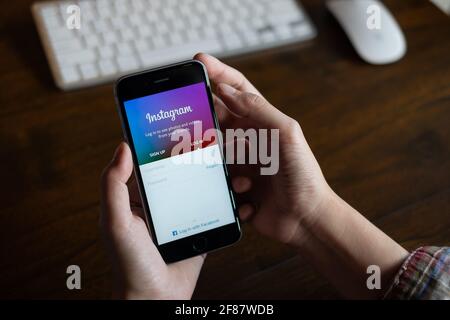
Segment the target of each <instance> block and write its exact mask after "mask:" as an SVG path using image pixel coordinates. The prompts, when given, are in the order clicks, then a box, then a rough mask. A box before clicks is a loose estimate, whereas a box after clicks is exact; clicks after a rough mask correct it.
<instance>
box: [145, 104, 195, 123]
mask: <svg viewBox="0 0 450 320" xmlns="http://www.w3.org/2000/svg"><path fill="white" fill-rule="evenodd" d="M191 112H192V108H191V106H186V107H181V108H177V109H173V110H170V111H163V110H160V111H159V113H157V114H150V113H147V114H146V115H145V118H146V119H147V120H148V123H149V124H151V123H153V122H155V121H161V120H165V119H170V120H171V121H175V120H176V118H177V116H180V115H183V114H188V113H191Z"/></svg>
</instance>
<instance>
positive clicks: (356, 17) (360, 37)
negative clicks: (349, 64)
mask: <svg viewBox="0 0 450 320" xmlns="http://www.w3.org/2000/svg"><path fill="white" fill-rule="evenodd" d="M327 7H328V9H329V10H330V11H331V13H332V14H333V15H334V16H335V17H336V20H337V21H338V22H339V23H340V24H341V26H342V28H343V29H344V31H345V32H346V33H347V36H348V38H349V39H350V41H351V42H352V44H353V46H354V48H355V50H356V51H357V52H358V54H359V55H360V57H361V58H362V59H363V60H365V61H366V62H368V63H371V64H377V65H379V64H388V63H393V62H395V61H398V60H400V59H401V58H402V57H403V56H404V55H405V53H406V40H405V37H404V35H403V32H402V31H401V29H400V26H399V25H398V23H397V22H396V21H395V19H394V17H393V16H392V14H391V13H390V12H389V10H388V9H387V8H386V7H385V6H384V5H383V3H381V2H380V1H377V0H329V1H328V2H327Z"/></svg>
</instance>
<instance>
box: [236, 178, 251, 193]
mask: <svg viewBox="0 0 450 320" xmlns="http://www.w3.org/2000/svg"><path fill="white" fill-rule="evenodd" d="M232 184H233V190H234V191H235V192H236V193H244V192H248V191H250V189H251V188H252V180H251V179H250V178H248V177H242V176H240V177H236V178H233V181H232Z"/></svg>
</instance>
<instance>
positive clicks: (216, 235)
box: [114, 60, 242, 263]
mask: <svg viewBox="0 0 450 320" xmlns="http://www.w3.org/2000/svg"><path fill="white" fill-rule="evenodd" d="M200 82H203V83H204V84H205V86H206V91H207V95H208V100H209V106H210V110H211V115H212V117H213V121H214V125H215V127H216V129H217V130H220V127H219V122H218V119H217V116H216V113H215V111H214V104H213V96H212V93H211V92H212V91H211V86H210V82H209V79H208V75H207V72H206V68H205V66H204V65H203V64H202V63H201V62H200V61H197V60H189V61H184V62H180V63H176V64H172V65H169V66H165V67H160V68H155V69H151V70H146V71H142V72H138V73H134V74H131V75H127V76H124V77H121V78H119V79H118V80H117V81H116V84H115V86H114V96H115V100H116V105H117V107H118V111H119V116H120V120H121V123H122V129H123V134H124V137H125V140H126V141H127V143H128V145H129V146H130V148H131V153H132V155H133V164H134V174H135V177H136V180H137V182H138V185H139V193H140V196H141V199H142V204H143V209H144V212H145V218H146V222H147V226H148V228H149V229H150V234H151V236H152V238H153V242H154V243H155V245H156V246H157V248H158V250H159V252H160V253H161V256H162V257H163V259H164V260H165V261H166V262H167V263H170V262H175V261H179V260H184V259H187V258H190V257H193V256H197V255H200V254H204V253H207V252H211V251H214V250H217V249H219V248H223V247H226V246H230V245H232V244H234V243H236V242H237V241H239V239H240V238H241V236H242V232H241V227H240V222H239V215H238V210H237V207H236V203H235V196H234V192H233V190H232V186H231V179H230V175H229V172H228V169H227V166H226V163H225V159H224V155H223V148H222V147H223V146H222V141H220V139H219V141H218V143H219V146H220V151H221V156H222V160H223V161H222V162H223V170H224V174H225V178H226V181H227V187H228V193H229V196H230V202H231V206H232V208H233V213H234V217H235V222H234V223H231V224H227V225H224V226H221V227H218V228H214V229H211V230H208V231H204V232H201V233H198V234H195V235H192V236H188V237H185V238H182V239H179V240H175V241H171V242H168V243H164V244H158V241H157V239H156V233H155V227H154V224H153V219H152V216H151V212H150V208H149V205H148V199H147V196H146V194H145V191H144V190H145V189H144V186H143V180H142V176H141V173H140V170H139V169H138V168H139V164H138V161H137V156H136V150H135V146H134V142H133V140H132V138H131V137H132V136H131V131H130V127H129V122H128V118H127V114H126V112H125V108H124V102H125V101H127V100H132V99H136V98H140V97H144V96H148V95H151V94H156V93H159V92H164V91H167V90H172V89H176V88H180V87H184V86H188V85H191V84H195V83H200ZM200 242H201V243H205V245H204V248H200V247H199V245H197V248H196V245H195V244H196V243H197V244H198V243H200Z"/></svg>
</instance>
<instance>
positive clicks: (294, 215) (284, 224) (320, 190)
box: [194, 54, 333, 244]
mask: <svg viewBox="0 0 450 320" xmlns="http://www.w3.org/2000/svg"><path fill="white" fill-rule="evenodd" d="M194 59H196V60H199V61H201V62H202V63H203V64H204V65H205V66H206V69H207V71H208V75H209V77H210V80H211V82H212V83H213V85H214V89H215V90H214V91H215V108H216V112H217V114H218V117H219V121H220V123H221V128H222V129H230V128H231V129H239V128H240V129H244V130H246V129H248V128H253V129H257V130H258V129H279V170H278V172H276V174H274V175H261V174H260V170H257V171H256V170H242V167H241V168H237V170H236V172H239V175H238V176H234V177H233V181H232V182H233V188H234V189H235V191H236V193H238V194H239V197H240V198H241V199H246V202H244V203H242V204H241V206H240V208H239V213H240V216H241V219H242V220H251V222H252V224H253V225H254V227H255V228H256V229H257V230H258V231H259V232H260V233H262V234H264V235H266V236H269V237H271V238H273V239H276V240H278V241H281V242H283V243H291V244H292V243H294V242H295V243H296V244H298V241H301V236H302V234H301V232H299V226H300V225H301V223H313V221H314V220H315V215H316V212H318V210H317V209H318V208H319V207H320V206H322V205H323V204H324V202H325V201H327V199H329V198H330V196H331V195H332V194H333V193H332V191H331V190H330V188H329V187H328V185H327V183H326V181H325V179H324V177H323V175H322V172H321V170H320V167H319V165H318V163H317V161H316V159H315V158H314V155H313V153H312V152H311V149H310V148H309V146H308V143H307V142H306V140H305V138H304V136H303V133H302V130H301V128H300V125H299V123H298V122H297V121H295V120H294V119H292V118H290V117H289V116H287V115H285V114H284V113H282V112H281V111H279V110H278V109H277V108H275V107H274V106H272V105H271V104H270V103H269V102H268V101H267V100H266V99H264V98H263V97H262V95H261V94H260V93H259V92H258V91H257V90H256V88H255V87H254V86H253V85H252V84H251V83H250V82H249V81H248V80H247V79H246V78H245V77H244V76H243V75H242V73H240V72H239V71H237V70H235V69H233V68H231V67H229V66H227V65H225V64H223V63H222V62H220V61H219V60H217V59H216V58H214V57H212V56H209V55H206V54H198V55H196V56H195V58H194ZM228 143H230V142H228ZM273 147H278V146H276V145H275V146H273ZM237 166H239V165H236V166H235V167H237ZM244 167H245V168H248V167H249V166H244Z"/></svg>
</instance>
